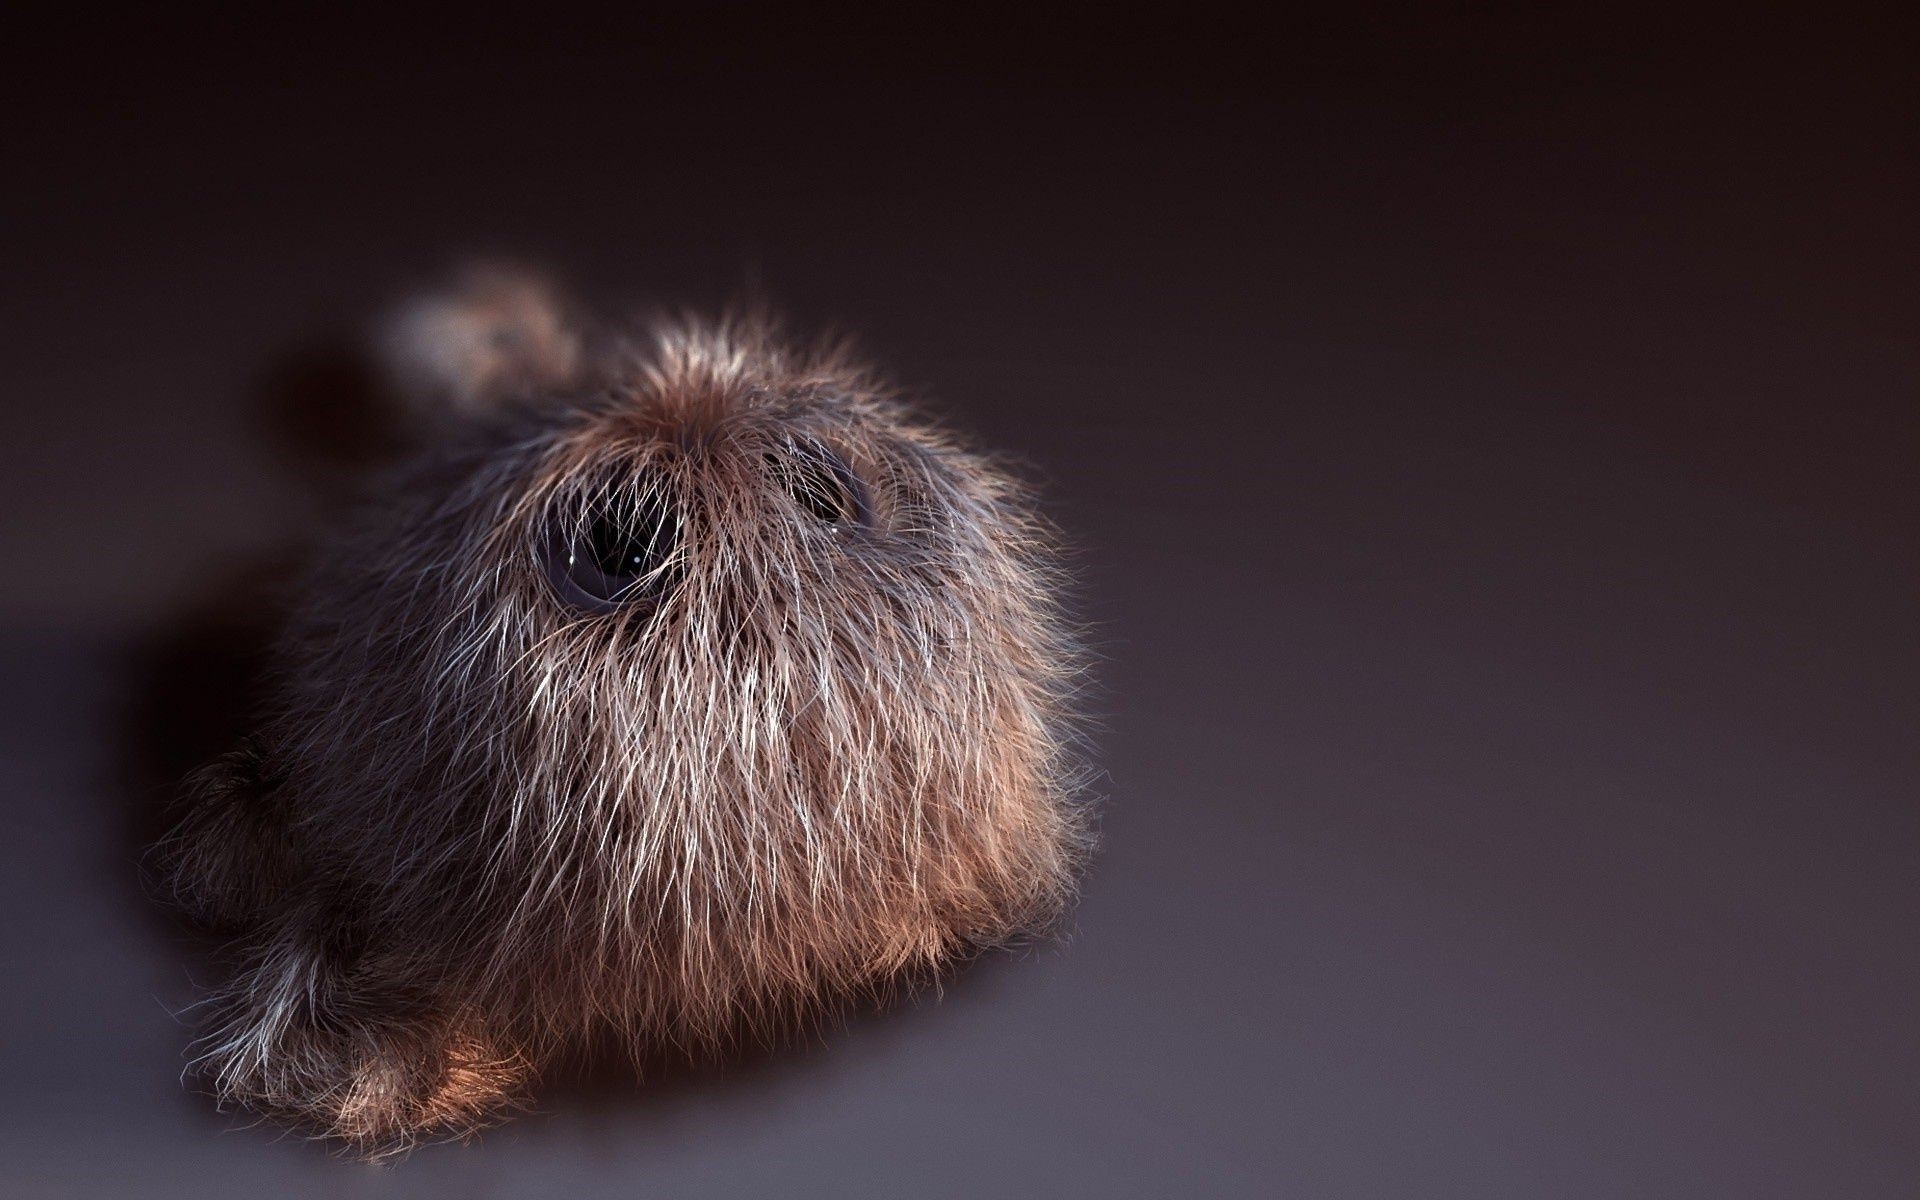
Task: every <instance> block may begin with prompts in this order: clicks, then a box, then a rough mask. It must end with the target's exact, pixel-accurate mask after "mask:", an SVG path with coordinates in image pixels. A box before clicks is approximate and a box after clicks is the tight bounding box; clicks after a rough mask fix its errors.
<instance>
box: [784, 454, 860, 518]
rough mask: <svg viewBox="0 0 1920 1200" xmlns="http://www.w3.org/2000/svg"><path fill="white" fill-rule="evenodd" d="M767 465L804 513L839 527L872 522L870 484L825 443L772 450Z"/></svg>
mask: <svg viewBox="0 0 1920 1200" xmlns="http://www.w3.org/2000/svg"><path fill="white" fill-rule="evenodd" d="M767 465H768V467H769V469H771V471H772V472H773V476H774V478H775V479H776V480H778V481H779V483H780V486H781V487H782V488H783V489H784V490H785V491H786V493H787V497H788V498H789V499H790V500H792V501H793V504H794V507H795V508H797V509H799V511H800V512H801V513H802V514H803V515H805V516H807V517H809V518H811V519H812V520H814V521H817V522H819V523H820V524H822V525H828V526H832V527H834V528H836V529H853V528H861V527H865V526H867V525H870V524H872V522H873V509H872V507H871V505H870V504H869V501H868V495H867V487H866V484H865V483H863V482H861V479H860V477H859V476H858V475H855V474H854V473H853V470H852V468H850V467H848V466H847V464H846V462H845V461H844V460H843V459H841V457H840V456H839V455H837V454H835V453H834V452H833V451H831V450H829V449H827V448H826V447H825V446H822V445H820V444H819V443H817V442H799V443H794V444H792V445H790V446H789V447H788V448H787V450H786V452H785V453H769V454H768V455H767Z"/></svg>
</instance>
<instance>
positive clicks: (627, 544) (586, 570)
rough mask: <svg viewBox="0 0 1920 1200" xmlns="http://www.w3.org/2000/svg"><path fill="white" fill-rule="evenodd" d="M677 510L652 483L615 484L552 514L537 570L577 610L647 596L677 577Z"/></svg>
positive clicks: (607, 607)
mask: <svg viewBox="0 0 1920 1200" xmlns="http://www.w3.org/2000/svg"><path fill="white" fill-rule="evenodd" d="M683 534H684V528H683V521H682V518H681V512H680V508H679V506H678V505H677V504H675V503H674V501H673V500H672V499H671V498H670V497H668V496H666V495H664V494H662V492H661V491H660V489H658V488H657V487H649V486H647V485H646V484H645V483H644V482H636V483H623V484H619V485H615V486H611V487H608V488H606V489H603V490H601V491H600V492H598V493H596V494H594V495H592V496H589V497H587V498H586V499H585V500H584V501H583V502H582V503H580V504H579V505H577V506H574V507H572V508H571V509H570V510H563V511H562V512H561V513H559V514H557V515H556V518H555V519H554V522H553V527H552V528H551V529H549V530H548V532H547V539H546V548H545V558H546V561H545V562H544V563H543V564H542V565H543V567H544V568H545V572H546V576H547V580H548V582H549V583H550V584H551V585H552V586H553V589H554V592H555V594H557V595H558V596H559V597H560V599H561V600H562V601H564V602H566V603H567V604H568V605H569V606H571V607H573V608H576V609H579V610H581V611H583V612H593V613H605V612H612V611H614V610H616V609H619V608H624V607H627V606H629V605H632V604H636V603H640V602H643V601H655V600H658V599H659V598H660V597H661V596H662V595H665V594H666V593H667V592H669V591H671V590H672V588H673V586H674V585H675V584H676V583H677V582H678V581H679V576H680V564H681V555H680V553H679V551H680V544H681V539H682V536H683Z"/></svg>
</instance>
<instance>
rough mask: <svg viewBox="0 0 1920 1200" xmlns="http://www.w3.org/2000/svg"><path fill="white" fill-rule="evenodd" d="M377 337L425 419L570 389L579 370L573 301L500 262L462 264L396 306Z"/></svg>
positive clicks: (472, 413)
mask: <svg viewBox="0 0 1920 1200" xmlns="http://www.w3.org/2000/svg"><path fill="white" fill-rule="evenodd" d="M379 343H380V345H379V349H380V352H381V357H382V359H383V360H384V363H385V366H386V369H387V371H388V373H389V375H390V376H391V378H392V380H393V383H394V385H395V387H396V388H397V389H398V390H399V392H400V394H401V396H402V397H403V398H404V399H405V401H406V402H407V404H408V405H409V406H410V407H411V408H412V409H413V410H414V414H413V415H415V416H416V417H418V418H421V419H422V420H423V421H424V422H425V423H426V424H429V425H433V424H441V423H444V422H446V421H448V420H454V421H459V420H463V419H470V418H473V417H478V416H484V415H485V414H486V413H488V412H490V411H492V410H493V409H495V408H497V407H498V406H499V405H501V404H502V403H505V402H508V401H511V400H513V399H515V398H517V397H520V396H523V395H527V394H530V393H536V392H539V391H544V390H553V389H557V388H565V387H568V386H570V385H572V384H574V383H576V382H578V380H579V378H580V376H581V374H582V373H583V371H584V370H585V357H586V355H585V352H584V349H583V345H582V343H583V336H582V331H581V328H580V320H579V317H578V314H577V313H576V311H575V310H574V306H573V305H572V304H571V303H570V302H569V301H568V300H567V299H566V298H565V297H564V296H562V295H561V293H560V291H559V289H558V288H556V287H555V286H554V285H553V284H552V282H550V281H549V280H547V279H546V278H544V277H543V276H541V275H538V274H535V273H533V272H531V271H527V270H524V269H521V268H518V267H509V266H502V265H499V264H483V265H477V266H472V267H468V268H467V269H466V270H464V271H462V272H461V273H460V274H459V275H458V276H456V277H455V279H454V280H453V282H452V285H451V286H449V287H447V288H445V289H443V290H439V291H433V292H427V293H424V294H422V295H419V296H416V297H414V298H413V299H411V300H408V301H407V302H405V303H404V304H402V305H400V306H399V307H398V308H397V309H395V310H394V312H393V313H392V314H391V315H390V316H389V317H388V318H387V320H386V322H385V324H384V325H383V327H382V328H381V331H380V338H379Z"/></svg>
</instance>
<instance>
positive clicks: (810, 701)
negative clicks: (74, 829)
mask: <svg viewBox="0 0 1920 1200" xmlns="http://www.w3.org/2000/svg"><path fill="white" fill-rule="evenodd" d="M393 329H394V332H393V334H392V336H391V340H390V344H389V348H390V350H391V351H392V353H393V354H394V355H395V356H396V364H397V365H396V373H397V375H398V377H399V378H401V380H402V382H404V383H405V384H406V385H407V386H408V387H409V388H410V390H411V392H412V394H413V395H414V396H415V397H416V399H417V401H418V403H419V404H420V406H421V408H420V412H421V413H422V414H423V420H422V422H421V428H422V429H423V430H426V431H427V436H426V442H427V444H426V445H425V446H423V448H422V449H421V450H420V451H419V452H418V453H417V454H415V455H413V456H411V457H410V458H409V459H408V460H407V461H406V462H405V463H403V464H401V465H399V466H398V467H396V468H395V469H394V470H392V471H391V472H390V473H388V474H387V475H385V476H384V477H382V478H381V479H379V480H378V481H376V482H375V483H374V484H373V485H372V486H371V487H370V489H369V495H368V498H367V500H366V502H365V503H364V504H363V505H361V506H360V507H359V508H358V509H357V510H356V511H355V513H354V514H353V515H352V517H351V518H350V519H348V520H347V521H345V522H344V525H343V527H342V528H341V529H339V530H338V531H337V533H336V534H335V536H334V537H332V538H331V539H330V540H329V541H328V542H327V543H326V544H324V545H323V546H321V547H319V548H318V549H317V551H316V553H315V554H314V556H313V560H312V565H311V566H310V568H309V569H308V570H307V571H306V573H305V574H304V575H303V576H302V577H301V579H300V581H299V583H298V588H297V605H296V608H295V613H294V616H293V617H292V619H291V621H290V623H289V625H288V627H287V628H286V629H285V631H284V633H283V635H282V637H281V638H280V641H279V644H278V649H277V653H276V656H275V674H274V678H273V689H274V691H273V694H274V697H275V698H274V702H273V707H272V710H271V711H270V712H268V713H265V714H263V718H262V721H261V724H260V726H259V730H258V733H257V735H256V736H255V737H253V738H252V739H251V740H250V741H249V742H248V744H247V745H245V746H243V747H240V748H238V749H236V751H235V752H234V753H233V754H231V755H229V756H228V757H227V758H225V759H223V760H222V761H220V762H219V763H216V764H214V765H213V766H211V767H209V768H208V769H207V770H205V771H203V772H202V773H201V774H200V775H199V776H197V777H196V779H195V780H194V783H193V787H192V797H191V801H190V803H189V806H188V809H187V813H186V817H185V819H184V821H183V823H182V825H181V827H180V828H179V829H178V830H177V831H176V832H175V833H174V835H173V836H172V837H171V838H170V839H169V841H168V842H167V843H166V845H165V847H164V852H165V858H166V861H167V862H168V863H169V864H170V875H169V878H170V880H171V883H172V887H173V889H174V892H175V894H176V896H177V897H178V899H179V901H180V902H181V903H182V905H183V906H185V907H186V908H187V909H188V910H189V911H191V912H193V913H195V914H197V915H198V916H200V917H201V918H203V919H206V920H208V921H213V922H217V923H221V924H224V925H226V926H228V927H231V928H232V929H233V930H234V931H235V942H234V946H233V953H234V956H235V966H234V970H233V973H232V976H231V979H230V981H229V982H228V983H227V984H226V985H225V986H224V987H223V988H222V990H220V991H219V992H218V993H217V994H216V995H215V996H213V997H212V998H211V999H210V1000H209V1001H208V1003H207V1006H206V1009H207V1017H206V1020H207V1026H206V1033H205V1038H204V1041H203V1042H202V1044H201V1064H202V1066H203V1069H204V1071H205V1073H206V1075H207V1077H208V1078H209V1079H210V1080H211V1082H212V1085H213V1087H214V1088H215V1090H216V1092H217V1093H218V1095H219V1096H220V1097H221V1098H222V1099H223V1100H227V1101H231V1102H236V1103H239V1104H243V1105H246V1106H249V1107H251V1108H253V1109H255V1110H258V1111H261V1112H263V1113H266V1114H269V1115H273V1116H277V1117H280V1118H282V1119H286V1120H290V1121H292V1122H294V1123H296V1124H299V1125H302V1126H305V1127H308V1128H311V1129H315V1130H317V1131H319V1132H322V1133H325V1134H330V1135H334V1136H338V1137H341V1138H345V1139H347V1140H348V1141H349V1142H350V1143H351V1144H352V1146H353V1147H354V1148H355V1149H358V1150H360V1151H361V1152H363V1153H380V1152H384V1151H385V1150H388V1149H392V1148H394V1147H398V1146H404V1145H405V1144H406V1143H407V1142H409V1141H410V1140H412V1139H414V1138H416V1137H418V1136H421V1135H426V1134H448V1133H451V1134H458V1133H461V1132H463V1131H465V1130H468V1129H471V1128H473V1127H476V1126H477V1125H479V1124H480V1123H482V1122H484V1121H485V1120H486V1119H487V1118H488V1117H489V1116H490V1115H491V1114H493V1113H495V1112H496V1111H498V1110H499V1109H500V1108H501V1107H502V1106H503V1105H506V1104H508V1103H510V1102H512V1101H513V1100H514V1099H515V1098H516V1097H518V1096H520V1095H522V1094H523V1093H524V1091H525V1090H526V1087H527V1085H528V1082H529V1080H530V1079H531V1078H532V1076H533V1075H535V1074H536V1073H537V1072H538V1070H539V1068H540V1067H541V1065H542V1064H544V1063H546V1062H548V1061H550V1060H551V1059H552V1057H553V1056H554V1055H555V1054H556V1053H557V1052H558V1051H560V1050H561V1049H562V1048H564V1047H566V1046H568V1045H569V1044H573V1043H576V1042H577V1041H578V1040H579V1039H582V1038H585V1037H589V1036H592V1035H593V1034H595V1032H596V1031H602V1032H603V1031H606V1030H609V1029H610V1030H613V1031H615V1032H616V1034H617V1036H618V1037H619V1038H620V1039H621V1040H622V1041H624V1042H625V1044H626V1045H628V1046H629V1047H630V1048H631V1049H632V1050H633V1052H634V1053H635V1055H636V1057H652V1056H657V1055H658V1054H660V1053H661V1052H662V1051H667V1052H671V1053H674V1054H684V1055H692V1056H703V1055H708V1054H712V1053H715V1052H718V1051H721V1050H723V1049H725V1048H726V1047H728V1046H729V1045H731V1044H733V1043H734V1042H736V1041H737V1040H739V1039H742V1038H753V1037H759V1036H765V1035H768V1034H770V1033H772V1032H774V1031H781V1030H790V1029H792V1028H793V1027H794V1026H795V1025H796V1024H805V1023H806V1022H808V1021H810V1020H813V1019H815V1018H817V1017H818V1016H819V1015H821V1014H823V1013H829V1012H832V1011H834V1010H836V1009H837V1008H839V1007H841V1006H842V1005H844V1004H846V1003H847V1002H849V1001H851V1000H857V999H860V998H863V997H870V996H873V995H876V994H879V993H882V992H884V991H886V990H888V989H890V988H892V987H896V986H898V985H899V984H901V983H902V982H911V981H914V980H917V979H922V978H925V977H927V976H930V975H932V974H934V973H936V972H938V971H939V970H940V969H942V968H943V967H945V966H946V965H948V964H951V963H953V962H955V961H956V960H958V959H960V958H963V957H964V956H966V955H968V954H969V953H971V952H973V951H975V950H976V949H978V948H981V947H986V946H992V945H996V944H1001V943H1004V942H1006V941H1008V940H1009V939H1012V938H1015V937H1018V936H1020V935H1022V934H1023V933H1025V932H1028V931H1033V930H1037V929H1041V928H1044V927H1046V926H1047V925H1048V923H1049V922H1050V921H1052V920H1053V919H1054V918H1055V917H1056V916H1057V914H1059V913H1060V912H1061V910H1062V908H1063V906H1064V905H1065V903H1066V902H1067V900H1068V899H1069V896H1070V892H1071V890H1072V885H1073V881H1074V878H1075V874H1076V868H1077V865H1078V863H1079V862H1080V861H1081V858H1082V856H1083V854H1084V851H1085V849H1086V846H1087V842H1088V834H1087V821H1086V814H1085V811H1084V807H1083V805H1082V804H1081V803H1080V802H1079V801H1078V800H1077V799H1076V795H1077V792H1078V783H1079V780H1078V767H1077V763H1078V761H1079V759H1078V755H1077V753H1076V752H1075V749H1074V747H1075V744H1076V732H1075V731H1076V727H1075V722H1074V704H1073V697H1074V694H1075V692H1076V687H1077V680H1078V676H1079V672H1080V670H1081V658H1080V655H1079V654H1078V653H1077V652H1076V649H1075V646H1074V639H1073V638H1072V636H1071V631H1070V629H1069V627H1068V624H1067V623H1066V621H1065V619H1064V618H1063V615H1062V612H1061V610H1060V607H1059V603H1058V599H1057V597H1058V596H1059V595H1060V589H1061V584H1062V580H1061V578H1060V576H1059V573H1058V570H1057V567H1056V562H1057V554H1056V549H1055V538H1054V535H1053V533H1052V532H1051V530H1050V528H1049V527H1048V526H1047V525H1046V524H1045V523H1044V522H1043V521H1042V520H1041V519H1040V518H1038V517H1037V516H1036V514H1035V511H1034V508H1033V505H1032V503H1031V499H1030V497H1029V495H1028V493H1027V491H1026V490H1025V489H1024V488H1023V487H1022V486H1021V485H1020V484H1019V483H1017V482H1016V481H1015V479H1014V477H1013V476H1012V474H1010V473H1009V472H1008V471H1006V470H1004V469H1002V468H1001V467H1000V466H999V465H998V464H996V462H995V461H994V460H992V459H990V458H988V457H985V456H983V455H982V454H980V453H977V452H975V451H973V450H971V449H969V448H967V447H965V446H964V445H962V444H961V443H960V442H959V441H958V440H957V439H956V438H955V437H954V436H952V435H951V434H950V433H948V432H947V431H945V430H944V429H942V428H941V427H940V426H938V425H937V424H935V423H933V422H931V421H929V420H928V419H926V418H925V417H923V416H922V415H921V414H919V413H918V412H917V411H916V410H915V409H914V408H912V407H911V406H909V405H908V404H906V403H904V402H903V401H902V400H901V399H899V398H898V397H897V396H896V395H894V394H893V393H892V392H891V391H890V390H889V389H888V388H887V387H886V386H885V385H884V384H882V383H881V382H880V381H879V380H878V379H877V378H876V377H875V376H874V375H873V374H872V373H871V372H870V371H869V370H868V369H866V368H865V367H863V366H862V365H860V364H859V363H858V362H857V361H856V360H855V359H854V358H853V357H852V356H851V355H850V354H849V353H848V352H847V351H846V350H845V349H844V348H842V347H839V346H831V345H829V346H813V347H806V346H796V345H794V344H792V343H790V342H788V341H786V340H784V339H783V338H782V336H781V335H780V333H779V331H778V329H777V328H776V326H775V324H774V323H773V322H772V321H771V320H769V319H768V318H766V317H765V316H762V315H758V314H751V313H750V314H747V315H741V316H735V317H732V318H729V319H726V320H723V321H720V322H717V323H702V322H699V321H694V320H680V321H671V322H664V323H660V324H658V325H656V326H654V327H652V328H651V329H650V330H647V331H645V332H644V333H642V334H639V335H635V336H620V335H612V336H608V335H603V334H591V333H589V332H587V331H586V330H585V329H584V328H583V327H580V326H578V325H577V324H576V323H575V322H574V321H573V320H572V319H571V317H570V316H569V315H568V310H567V309H566V307H565V306H564V304H562V303H561V302H560V301H558V300H557V299H556V298H555V297H554V295H553V293H552V292H551V291H550V289H547V288H545V287H544V286H543V285H540V284H537V283H535V282H533V281H530V280H527V279H525V278H522V277H517V276H511V275H500V274H497V273H494V274H482V275H477V276H474V277H473V278H470V279H469V280H468V281H467V282H466V284H465V286H464V287H463V288H462V289H460V290H457V291H455V292H453V293H450V294H446V295H441V296H437V297H430V298H428V299H425V300H422V301H419V302H416V303H415V304H414V305H411V306H409V307H408V308H407V309H405V310H403V313H402V315H401V317H400V318H399V320H398V321H397V322H396V324H395V325H394V326H393Z"/></svg>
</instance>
